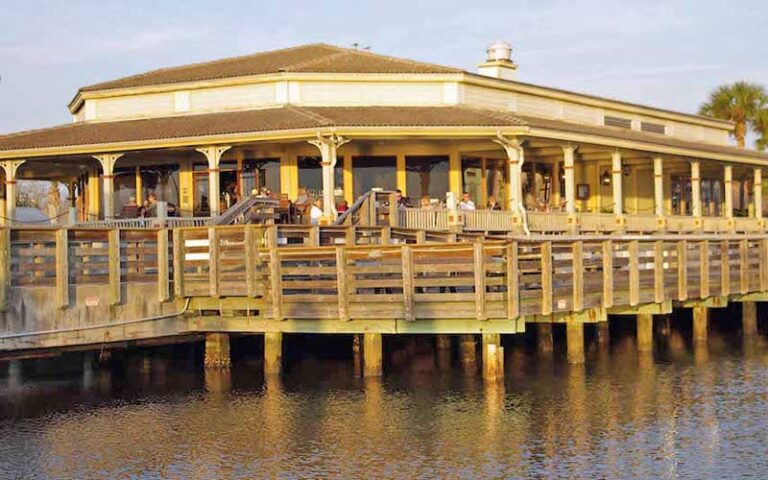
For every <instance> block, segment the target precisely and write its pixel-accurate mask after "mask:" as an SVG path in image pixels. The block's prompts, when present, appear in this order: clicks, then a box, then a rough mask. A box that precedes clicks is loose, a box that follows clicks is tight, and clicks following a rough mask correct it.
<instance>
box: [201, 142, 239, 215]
mask: <svg viewBox="0 0 768 480" xmlns="http://www.w3.org/2000/svg"><path fill="white" fill-rule="evenodd" d="M230 148H232V147H230V146H229V145H219V146H216V147H203V148H196V149H195V150H197V151H198V152H200V153H202V154H203V155H205V158H206V160H208V205H210V206H211V216H212V217H216V216H218V215H219V214H220V213H221V206H220V201H219V199H220V197H221V188H220V185H219V162H220V161H221V156H222V155H224V152H226V151H227V150H229V149H230Z"/></svg>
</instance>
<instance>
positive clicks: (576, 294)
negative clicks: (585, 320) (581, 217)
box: [571, 240, 584, 312]
mask: <svg viewBox="0 0 768 480" xmlns="http://www.w3.org/2000/svg"><path fill="white" fill-rule="evenodd" d="M571 252H572V256H573V258H572V266H573V308H572V310H573V311H574V312H580V311H582V310H584V244H583V243H582V241H581V240H577V241H575V242H573V245H572V246H571Z"/></svg>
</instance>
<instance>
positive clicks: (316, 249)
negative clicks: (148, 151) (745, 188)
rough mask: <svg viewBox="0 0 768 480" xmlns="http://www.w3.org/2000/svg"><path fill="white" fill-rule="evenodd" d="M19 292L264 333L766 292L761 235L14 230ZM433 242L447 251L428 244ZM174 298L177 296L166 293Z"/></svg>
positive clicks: (767, 267)
mask: <svg viewBox="0 0 768 480" xmlns="http://www.w3.org/2000/svg"><path fill="white" fill-rule="evenodd" d="M5 232H6V233H8V232H9V233H10V245H9V248H10V252H9V256H10V258H11V263H10V269H9V270H8V274H9V275H10V277H9V279H8V280H9V283H10V287H11V288H21V289H24V288H28V287H55V288H54V289H53V290H52V292H55V299H56V300H55V301H57V302H58V303H59V305H60V306H62V307H67V306H73V303H74V302H75V301H76V300H75V299H73V298H70V291H71V287H73V286H74V287H77V286H79V285H104V286H105V288H106V289H107V291H108V292H109V299H110V303H111V304H119V303H121V302H123V301H128V299H121V298H120V295H121V291H123V290H122V288H121V286H122V285H123V284H127V283H147V282H156V283H157V292H158V299H159V300H160V301H164V300H167V299H169V298H170V297H172V296H176V297H186V298H189V297H211V298H223V297H246V298H254V299H258V300H259V305H260V308H259V311H258V313H257V314H258V315H260V316H262V317H263V318H265V319H286V318H292V319H337V318H338V319H342V320H349V319H357V320H365V319H374V318H379V319H380V318H396V319H403V320H407V321H411V320H416V319H458V318H462V319H478V320H486V319H513V318H517V317H519V316H520V315H549V314H552V313H568V312H578V311H582V310H584V309H585V308H591V307H604V308H611V307H621V306H626V307H629V306H635V305H640V304H648V303H661V302H664V301H666V300H673V301H686V300H695V299H704V298H709V297H712V296H729V295H734V294H746V293H751V292H765V291H768V236H766V235H731V234H728V235H720V236H713V235H702V234H697V235H654V236H626V235H622V236H604V235H603V236H599V235H590V236H577V235H550V236H532V237H528V238H523V237H520V238H510V239H497V238H488V237H483V236H481V235H470V234H455V233H444V232H425V231H413V230H408V229H401V228H392V227H347V226H330V227H296V226H273V227H263V226H256V225H237V226H221V227H208V228H179V229H175V230H173V232H172V234H171V233H170V231H169V230H167V229H157V230H146V229H140V230H75V229H69V230H67V229H61V230H51V229H36V230H34V229H12V230H10V231H8V230H5ZM431 242H439V243H431ZM171 285H172V288H171Z"/></svg>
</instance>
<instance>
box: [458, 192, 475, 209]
mask: <svg viewBox="0 0 768 480" xmlns="http://www.w3.org/2000/svg"><path fill="white" fill-rule="evenodd" d="M459 210H475V202H473V201H472V199H471V198H470V196H469V193H467V192H464V193H463V194H462V195H461V202H460V203H459Z"/></svg>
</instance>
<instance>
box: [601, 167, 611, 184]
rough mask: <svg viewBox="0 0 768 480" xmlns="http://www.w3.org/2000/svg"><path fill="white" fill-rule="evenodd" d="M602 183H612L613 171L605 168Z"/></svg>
mask: <svg viewBox="0 0 768 480" xmlns="http://www.w3.org/2000/svg"><path fill="white" fill-rule="evenodd" d="M600 183H602V184H603V185H610V184H611V173H610V172H609V171H608V170H604V171H603V174H602V175H600Z"/></svg>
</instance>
